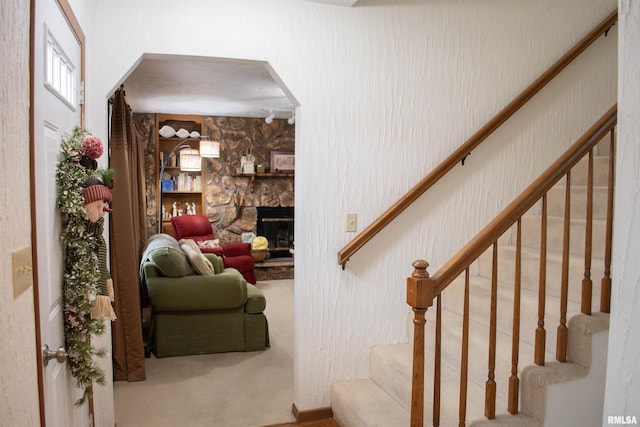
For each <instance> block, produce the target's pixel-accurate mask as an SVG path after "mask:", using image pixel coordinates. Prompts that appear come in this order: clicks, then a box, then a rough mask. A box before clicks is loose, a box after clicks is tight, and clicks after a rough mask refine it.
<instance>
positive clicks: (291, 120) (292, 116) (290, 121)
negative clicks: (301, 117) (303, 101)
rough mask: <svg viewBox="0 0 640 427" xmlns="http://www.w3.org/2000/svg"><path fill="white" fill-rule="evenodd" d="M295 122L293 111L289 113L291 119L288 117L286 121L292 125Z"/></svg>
mask: <svg viewBox="0 0 640 427" xmlns="http://www.w3.org/2000/svg"><path fill="white" fill-rule="evenodd" d="M295 122H296V112H295V110H293V111H291V117H289V120H287V123H289V124H290V125H292V124H294V123H295Z"/></svg>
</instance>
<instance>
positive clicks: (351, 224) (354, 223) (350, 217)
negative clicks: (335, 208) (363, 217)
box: [346, 213, 358, 232]
mask: <svg viewBox="0 0 640 427" xmlns="http://www.w3.org/2000/svg"><path fill="white" fill-rule="evenodd" d="M346 229H347V232H355V231H358V214H356V213H348V214H347V227H346Z"/></svg>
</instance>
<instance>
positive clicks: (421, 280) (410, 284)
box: [407, 260, 435, 427]
mask: <svg viewBox="0 0 640 427" xmlns="http://www.w3.org/2000/svg"><path fill="white" fill-rule="evenodd" d="M411 265H412V266H413V273H411V277H408V278H407V304H409V305H410V306H411V308H412V309H413V313H414V317H413V326H414V330H413V375H412V384H411V427H422V425H423V424H422V423H423V422H424V324H425V322H426V320H425V317H424V316H425V313H426V312H427V308H428V307H431V306H432V305H433V299H434V298H435V284H434V281H433V280H432V279H430V278H429V273H428V272H427V267H429V263H428V262H427V261H424V260H417V261H414V262H413V264H411Z"/></svg>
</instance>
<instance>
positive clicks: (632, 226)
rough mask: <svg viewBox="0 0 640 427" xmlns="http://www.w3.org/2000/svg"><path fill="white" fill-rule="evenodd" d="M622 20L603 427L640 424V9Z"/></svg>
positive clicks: (623, 4) (623, 9) (628, 7)
mask: <svg viewBox="0 0 640 427" xmlns="http://www.w3.org/2000/svg"><path fill="white" fill-rule="evenodd" d="M619 16H620V24H619V25H620V34H621V36H620V52H619V55H620V68H619V71H618V75H619V79H620V85H619V87H618V102H619V104H618V107H619V112H618V146H617V150H618V151H617V153H616V200H615V207H614V216H615V217H614V235H613V257H614V259H615V263H614V264H613V267H612V270H613V271H612V278H613V292H612V300H611V307H612V308H613V310H612V312H611V323H610V332H609V355H608V365H607V384H606V389H605V393H606V394H605V408H604V414H603V417H604V419H603V425H607V421H608V417H609V416H629V417H631V416H635V417H636V421H637V422H640V365H639V364H638V353H640V333H638V325H640V310H638V306H639V305H640V294H639V292H640V264H639V263H638V258H639V256H640V239H639V236H640V216H638V212H640V99H639V98H638V94H639V93H640V55H638V52H640V3H638V2H637V1H635V0H620V3H619Z"/></svg>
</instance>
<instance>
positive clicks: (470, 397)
mask: <svg viewBox="0 0 640 427" xmlns="http://www.w3.org/2000/svg"><path fill="white" fill-rule="evenodd" d="M609 145H610V141H609V135H607V136H606V137H605V138H603V140H602V141H601V142H600V143H598V145H597V146H595V148H594V149H593V173H592V175H591V176H592V178H591V180H592V182H593V187H592V188H593V210H592V219H593V220H592V221H588V219H589V217H590V216H591V214H588V213H587V208H586V206H587V194H588V190H587V189H588V188H589V186H588V184H589V180H590V178H589V175H588V173H587V170H588V162H589V156H586V157H585V158H583V159H582V160H581V161H580V162H579V163H578V164H577V165H576V166H575V167H574V168H573V169H571V174H570V191H569V192H568V193H569V194H570V199H569V200H570V209H569V211H570V216H569V217H568V218H567V223H570V226H569V227H568V229H569V235H570V245H568V247H566V248H565V247H564V245H563V240H564V239H563V236H564V234H565V231H564V230H565V226H564V222H565V217H564V211H565V203H566V198H567V196H566V194H567V192H566V191H565V190H566V180H565V178H563V179H561V180H560V181H559V183H558V184H556V185H555V186H554V187H553V188H551V190H550V191H549V192H548V193H547V195H546V206H545V207H543V206H542V203H541V202H538V203H537V204H536V205H535V206H534V207H533V208H531V209H530V210H529V211H528V212H527V213H526V214H525V215H524V216H522V218H521V221H520V224H521V229H522V232H521V235H520V236H521V237H520V238H521V247H520V251H519V252H520V253H521V256H520V259H521V268H520V270H521V288H520V307H521V308H520V313H519V319H520V328H519V330H518V331H517V334H516V336H517V335H519V337H518V336H517V338H519V339H516V340H514V339H513V336H514V330H513V322H514V298H515V294H514V277H515V274H516V271H515V269H516V267H515V266H516V262H515V260H516V259H517V258H516V252H518V249H517V246H516V241H517V239H518V237H517V236H518V235H517V229H516V226H515V225H514V226H513V227H512V229H511V230H509V231H507V232H506V233H504V234H503V235H502V236H501V237H500V238H499V239H498V240H497V242H496V243H495V245H492V246H490V247H489V249H488V250H487V251H486V252H484V253H483V254H482V255H481V256H480V257H479V258H477V260H476V262H475V263H474V264H473V265H471V266H470V268H469V269H468V270H467V271H469V272H470V273H469V288H468V293H469V299H468V301H469V305H468V310H469V317H468V319H469V321H468V331H469V332H468V348H469V351H468V357H467V356H464V355H463V354H464V353H463V352H461V348H462V345H463V342H464V341H463V340H464V334H463V330H464V328H463V319H464V316H463V314H464V308H465V275H464V274H462V275H461V276H460V277H458V278H457V279H455V280H454V281H453V282H452V283H451V284H450V285H449V286H447V287H446V289H444V290H443V291H442V293H441V295H440V297H439V298H436V300H434V302H433V307H430V308H429V309H428V310H427V313H426V325H425V341H424V342H425V352H424V353H425V361H424V366H425V369H424V377H425V379H424V384H425V391H424V408H425V409H424V420H425V421H424V425H432V424H433V425H444V426H453V425H460V426H463V425H500V426H516V425H517V426H521V425H522V426H524V425H531V426H541V425H545V419H546V413H547V412H548V410H549V409H548V408H547V403H546V401H547V399H546V396H547V387H546V386H547V384H552V383H556V382H566V381H571V380H574V379H577V378H581V377H584V376H586V375H587V374H588V372H589V370H590V365H591V361H592V357H591V349H592V337H593V335H594V334H597V333H599V332H603V331H606V330H608V314H604V313H598V312H599V311H600V290H601V286H600V280H601V278H602V277H603V275H604V267H603V266H604V265H605V261H604V259H605V258H606V257H605V240H606V239H605V236H606V223H607V222H606V218H607V205H608V203H607V202H608V200H607V193H608V185H609V173H610V165H609V153H610V150H609ZM545 210H546V215H544V211H545ZM543 218H546V238H543V237H541V236H544V235H545V233H543V232H542V230H543V229H545V228H544V227H542V226H541V224H542V223H543ZM587 223H591V224H592V225H591V228H592V233H591V234H592V240H591V242H590V243H585V242H586V238H585V230H587ZM543 240H546V251H541V250H540V246H541V241H543ZM585 249H586V253H587V255H585ZM589 249H590V251H589ZM542 252H544V253H545V254H546V255H544V256H546V270H545V271H544V272H543V273H542V274H543V275H546V280H545V281H544V282H545V284H546V286H545V288H546V289H544V291H545V292H544V294H545V295H546V300H545V302H544V303H543V309H539V288H540V280H539V278H540V276H541V268H540V265H541V261H540V260H541V256H542V255H541V253H542ZM563 252H564V253H565V254H566V255H567V256H565V257H563ZM589 252H591V255H589ZM494 254H495V255H496V256H497V258H496V259H497V262H496V263H494V261H493V257H494ZM563 258H566V259H568V268H567V270H566V273H565V274H567V275H568V284H569V287H568V298H567V310H566V312H567V316H566V319H570V320H569V321H568V326H569V330H568V336H569V338H568V344H567V347H568V348H567V352H566V354H567V356H566V360H567V362H566V363H560V362H556V361H555V360H556V358H557V356H556V336H557V329H558V325H559V324H560V323H561V320H560V317H561V315H560V313H561V312H562V310H561V281H562V280H561V278H562V275H563V267H562V266H563ZM585 260H588V261H587V263H590V264H591V266H592V267H591V268H590V271H589V269H588V268H587V275H589V273H590V276H591V278H592V280H593V292H592V293H593V299H592V301H593V302H592V304H591V305H592V307H588V306H586V305H585V306H584V307H582V308H583V310H582V311H583V312H586V313H589V311H590V310H592V311H593V315H591V316H590V315H585V314H581V304H583V303H581V302H582V300H583V299H582V287H583V285H582V283H583V278H584V277H585ZM493 271H495V272H496V273H497V288H496V294H495V300H496V308H497V311H496V316H495V364H494V365H493V363H492V362H491V358H490V356H489V354H490V352H491V351H490V345H489V343H490V342H491V339H490V337H491V305H492V304H491V303H492V272H493ZM587 290H588V287H587ZM436 301H437V302H436ZM436 304H438V305H439V304H441V307H442V309H441V310H440V313H441V325H442V329H441V333H440V338H441V349H440V351H439V353H440V356H441V359H440V360H441V371H440V374H439V377H440V383H441V389H440V392H439V396H440V398H439V399H438V401H439V403H437V405H439V406H440V411H436V412H437V413H436V415H435V419H434V420H433V421H432V408H433V406H434V404H433V402H434V399H433V393H434V392H433V384H434V368H433V367H434V362H435V360H434V353H436V352H438V350H434V342H435V337H436V326H435V325H436V313H437V310H436ZM540 310H542V311H543V312H544V319H543V322H542V323H543V325H542V326H543V327H544V329H545V330H546V346H543V347H542V349H540V350H538V351H539V352H540V355H539V357H540V356H543V357H544V361H545V362H544V363H542V362H541V361H538V365H545V366H537V365H533V366H527V365H532V364H533V363H534V360H535V353H536V350H535V340H536V328H539V327H540V326H541V325H540V321H539V311H540ZM607 310H608V309H607ZM589 314H590V313H589ZM407 328H408V334H407V335H408V337H409V338H408V343H406V344H395V345H381V346H376V347H373V348H372V349H371V351H370V377H369V378H364V379H356V380H352V381H345V382H339V383H335V384H334V385H333V386H332V388H331V407H332V410H333V413H334V418H335V420H336V421H337V422H338V423H339V425H340V426H341V427H365V426H366V427H370V426H381V427H396V426H409V425H415V424H411V405H412V364H413V343H412V342H411V338H410V337H413V333H414V332H413V331H414V325H413V313H411V315H410V316H409V318H408V321H407ZM561 329H562V328H561ZM605 336H606V335H605ZM605 340H606V338H605ZM514 341H517V342H519V345H518V346H517V347H516V348H517V349H516V350H515V354H514V353H513V352H512V348H513V347H512V344H513V342H514ZM598 342H599V343H602V340H601V339H600V340H599V341H598ZM561 347H562V345H561ZM604 351H606V349H605V350H604ZM560 353H562V351H561V352H560ZM559 357H560V360H561V359H562V357H563V356H562V355H560V356H559ZM594 360H599V361H600V363H603V362H602V360H601V358H594ZM463 361H465V362H466V361H468V367H466V368H465V366H464V364H462V362H463ZM488 366H491V367H493V366H495V383H496V388H495V390H496V391H495V403H491V400H492V399H491V398H489V397H486V394H485V391H486V382H487V380H488V379H490V378H492V377H493V372H494V371H493V369H492V368H488ZM523 368H524V369H523ZM465 369H467V370H468V372H467V376H468V382H464V381H462V382H461V372H463V374H462V377H464V376H465V375H464V370H465ZM510 381H511V382H513V383H514V386H515V387H514V388H513V390H512V391H511V393H515V392H516V391H517V390H520V392H519V397H518V395H517V394H516V395H515V396H512V399H511V400H512V401H515V408H513V407H512V408H511V412H512V413H516V414H517V415H511V414H510V413H509V403H508V402H509V393H510V392H509V382H510ZM518 383H519V386H518ZM461 384H462V386H461ZM576 384H577V386H578V387H580V383H579V382H576ZM601 386H602V388H603V389H604V384H601ZM461 388H462V389H463V391H462V392H461V391H460V389H461ZM464 388H466V393H465V390H464ZM602 391H603V390H602ZM580 392H581V390H580V389H577V390H575V394H577V395H579V394H580ZM460 395H462V396H463V399H462V402H463V403H462V404H460ZM464 396H466V398H465V397H464ZM595 396H596V397H595V398H594V400H595V401H594V402H592V403H587V404H591V405H592V406H593V407H596V408H598V407H601V406H602V404H603V402H602V400H600V401H598V393H595ZM486 401H489V406H491V405H495V410H494V411H493V412H494V413H495V414H498V415H496V416H495V419H493V418H494V417H493V416H492V415H489V417H488V418H492V419H491V420H488V419H487V417H485V414H486V413H487V409H486V406H485V402H486ZM518 401H519V402H520V405H519V406H518ZM561 404H562V403H561ZM512 405H514V404H513V403H512ZM565 405H567V406H566V407H567V408H570V407H571V406H570V403H569V401H567V402H566V403H565ZM461 408H462V409H463V411H462V413H463V414H464V416H463V419H462V421H460V413H461ZM518 408H519V409H518ZM560 410H562V408H561V409H560ZM565 412H568V413H570V412H571V409H567V410H566V411H565ZM489 413H491V411H489ZM467 420H471V422H470V423H469V422H468V421H467ZM581 422H582V421H581ZM600 424H601V420H600V419H595V420H594V425H600ZM573 425H578V424H573ZM579 425H584V424H579Z"/></svg>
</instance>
